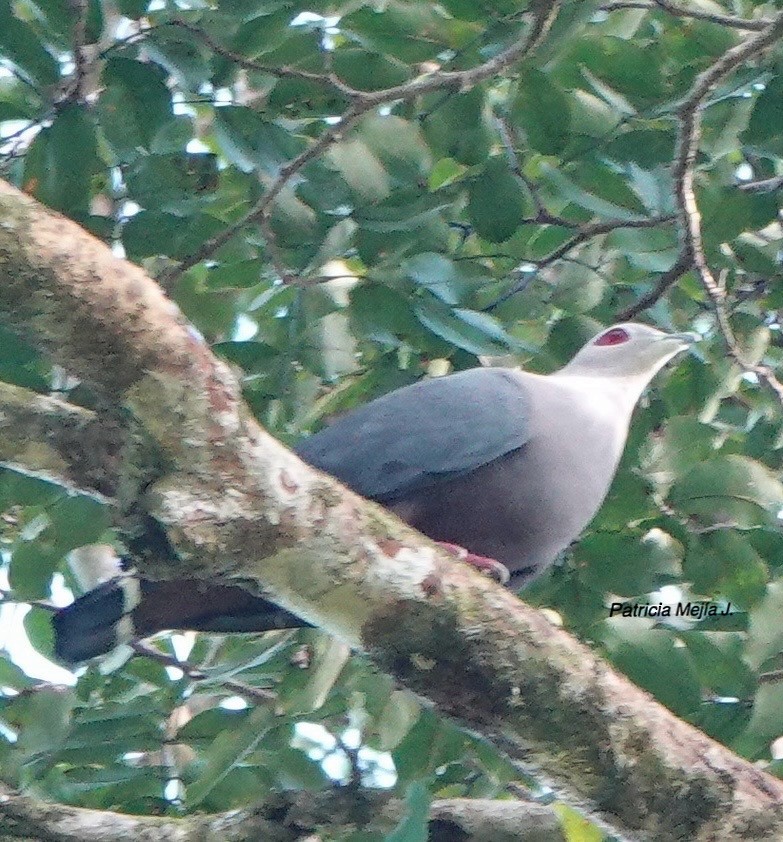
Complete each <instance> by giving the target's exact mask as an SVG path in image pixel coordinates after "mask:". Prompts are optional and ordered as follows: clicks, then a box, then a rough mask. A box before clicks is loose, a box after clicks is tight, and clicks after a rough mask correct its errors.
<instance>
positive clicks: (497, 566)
mask: <svg viewBox="0 0 783 842" xmlns="http://www.w3.org/2000/svg"><path fill="white" fill-rule="evenodd" d="M435 543H436V544H437V545H438V546H439V547H443V549H444V550H446V552H447V553H451V555H454V556H456V557H457V558H458V559H459V560H460V561H465V562H467V563H468V564H469V565H471V567H475V568H476V569H477V570H480V571H481V572H482V573H486V575H487V576H489V577H490V578H491V579H494V580H495V581H496V582H500V584H501V585H505V584H508V581H509V579H510V578H511V574H510V573H509V572H508V568H507V567H506V565H505V564H501V563H500V562H499V561H495V559H494V558H488V557H487V556H485V555H476V554H475V553H471V552H469V551H468V550H466V549H465V548H464V547H460V545H459V544H450V543H448V541H436V542H435Z"/></svg>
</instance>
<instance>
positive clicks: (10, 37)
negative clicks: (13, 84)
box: [0, 0, 60, 86]
mask: <svg viewBox="0 0 783 842" xmlns="http://www.w3.org/2000/svg"><path fill="white" fill-rule="evenodd" d="M0 55H2V56H3V57H5V58H6V59H8V60H9V61H11V62H13V63H14V64H15V65H16V66H17V67H19V68H20V69H21V71H22V75H23V76H25V77H26V78H28V79H29V80H31V81H32V82H35V83H36V84H38V85H43V86H46V85H54V84H55V83H56V82H57V81H58V80H59V79H60V66H59V64H58V63H57V61H56V60H55V59H54V58H53V56H52V55H51V54H50V53H49V51H48V50H47V49H46V47H45V46H44V45H43V44H42V43H41V41H40V40H39V39H38V36H37V35H36V34H35V32H34V31H33V29H32V27H30V26H28V25H27V24H26V23H24V22H22V21H21V20H19V19H18V18H17V17H16V16H15V15H14V13H13V11H12V9H11V4H10V2H9V0H0Z"/></svg>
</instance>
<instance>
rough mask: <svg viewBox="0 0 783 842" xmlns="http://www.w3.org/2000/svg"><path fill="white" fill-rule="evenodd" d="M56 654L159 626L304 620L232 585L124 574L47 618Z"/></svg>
mask: <svg viewBox="0 0 783 842" xmlns="http://www.w3.org/2000/svg"><path fill="white" fill-rule="evenodd" d="M52 624H53V627H54V651H55V655H56V657H57V658H58V659H59V660H61V661H64V662H66V663H70V664H76V663H79V662H80V661H86V660H89V659H90V658H94V657H96V656H98V655H103V654H105V653H106V652H110V651H111V650H112V649H113V648H114V647H115V646H119V645H120V644H122V643H130V642H131V641H133V640H136V639H138V638H143V637H148V636H149V635H152V634H155V633H156V632H159V631H163V630H164V629H179V630H183V631H184V630H193V631H212V632H262V631H270V630H272V629H285V628H298V627H301V626H306V625H308V623H306V622H305V621H304V620H301V619H300V618H299V617H297V616H295V615H294V614H291V613H290V612H288V611H285V610H284V609H282V608H280V607H279V606H277V605H275V604H274V603H271V602H268V601H267V600H265V599H262V598H261V597H257V596H254V595H253V594H251V593H250V592H249V591H246V590H244V589H243V588H240V587H237V586H234V585H208V584H207V583H206V582H203V583H201V582H194V581H193V580H187V581H179V580H175V581H166V582H155V581H151V580H149V579H141V580H139V579H137V578H136V577H135V576H130V575H123V576H118V577H116V578H114V579H111V580H110V581H108V582H105V583H104V584H102V585H100V586H98V587H97V588H94V589H93V590H91V591H89V592H88V593H86V594H85V595H84V596H82V597H80V598H79V599H77V600H76V601H75V602H73V603H72V604H71V605H69V606H68V607H67V608H63V609H61V610H60V611H58V612H57V613H56V614H55V615H54V617H53V620H52Z"/></svg>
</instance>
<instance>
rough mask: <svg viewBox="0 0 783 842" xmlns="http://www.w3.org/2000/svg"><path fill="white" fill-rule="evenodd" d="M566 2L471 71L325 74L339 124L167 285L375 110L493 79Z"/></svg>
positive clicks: (538, 16) (549, 4)
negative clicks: (377, 78)
mask: <svg viewBox="0 0 783 842" xmlns="http://www.w3.org/2000/svg"><path fill="white" fill-rule="evenodd" d="M561 5H562V0H535V2H533V3H531V7H532V8H533V22H532V24H531V26H530V30H529V32H528V33H527V35H526V36H525V37H524V38H522V39H520V40H519V41H518V42H516V43H514V44H512V45H511V46H510V47H508V48H507V49H506V50H503V51H502V52H500V53H498V55H496V56H495V57H494V58H492V59H490V60H489V61H486V62H484V64H480V65H478V66H476V67H472V68H470V69H468V70H455V71H438V72H436V73H431V74H427V75H426V76H422V77H421V78H419V79H416V80H414V81H413V82H407V83H405V84H403V85H396V86H394V87H391V88H385V89H384V90H380V91H359V90H355V89H353V88H350V87H348V86H345V85H343V83H342V82H339V80H337V79H336V77H334V76H333V75H326V76H323V77H322V81H324V82H325V83H327V84H330V85H332V86H337V85H339V89H340V91H341V93H343V94H344V95H345V96H347V97H348V99H349V101H350V103H351V105H350V107H349V108H348V109H347V111H345V113H344V114H343V115H342V116H341V118H340V122H339V123H337V124H336V125H334V126H332V127H330V128H328V129H326V130H325V131H324V133H323V134H322V135H321V136H320V137H319V138H318V139H317V140H316V141H314V142H313V143H312V144H311V145H310V146H309V147H308V148H307V149H305V150H304V152H302V153H300V154H299V155H297V157H296V158H294V159H293V160H291V161H290V162H289V163H288V164H286V165H285V166H284V167H283V168H282V169H281V170H280V173H279V174H278V176H277V178H276V179H275V180H274V181H273V182H272V184H271V185H270V187H269V189H268V190H267V191H266V193H265V194H264V195H263V197H262V198H261V200H260V201H259V202H258V203H257V204H256V206H255V207H254V208H252V209H251V210H250V211H249V213H247V214H246V215H245V216H244V217H243V218H242V219H241V220H239V221H238V222H236V223H234V224H233V225H231V226H229V227H228V228H226V229H225V230H224V231H221V232H220V233H219V234H217V235H216V236H215V237H213V238H212V239H211V240H208V241H207V242H206V243H204V244H203V245H202V246H201V248H200V249H198V250H197V251H196V252H194V253H193V254H192V255H190V256H189V257H187V258H185V260H183V261H182V262H181V263H180V264H179V266H177V267H176V268H175V269H172V270H171V271H170V272H168V273H166V274H165V276H164V279H163V281H162V282H163V283H164V284H168V283H170V282H171V281H172V280H173V279H175V278H177V277H179V275H181V274H182V273H183V272H186V271H187V270H188V269H190V268H192V267H193V266H195V265H197V264H198V263H200V262H201V261H202V260H206V259H207V258H208V257H210V256H211V255H213V254H214V253H215V252H216V251H217V250H218V249H219V248H220V247H221V246H223V245H225V244H226V243H227V242H228V241H229V240H231V238H232V237H234V236H235V235H236V234H237V233H238V232H239V231H241V230H242V228H244V227H245V226H247V225H251V224H254V223H257V222H258V221H259V220H261V219H263V218H264V217H265V216H266V215H267V214H268V213H269V211H270V209H271V206H272V204H273V202H274V201H275V199H276V198H277V197H278V196H279V195H280V193H281V192H282V191H283V190H284V189H285V187H286V185H287V184H288V183H289V182H290V180H291V179H292V178H293V176H294V175H296V173H298V172H299V171H300V170H301V169H302V168H303V167H304V166H305V165H306V164H308V163H309V162H310V161H312V160H314V159H315V158H317V157H319V156H320V155H322V154H323V153H324V152H325V151H326V150H327V149H328V148H329V147H330V146H332V145H333V144H335V143H337V142H338V141H339V140H340V139H341V138H342V137H344V135H345V134H346V133H347V132H348V131H349V130H350V129H351V128H352V127H353V126H354V125H355V124H356V122H357V121H358V120H359V119H360V118H361V117H362V116H363V115H364V114H367V113H368V112H370V111H372V110H373V109H374V108H378V107H380V106H381V105H388V104H390V103H393V102H398V101H401V100H402V101H409V100H411V99H415V98H416V97H418V96H422V95H424V94H428V93H433V92H435V91H441V90H451V91H464V90H468V89H470V88H472V87H474V86H475V85H477V84H478V83H479V82H483V81H485V80H486V79H491V78H492V77H493V76H497V75H498V74H499V73H502V72H503V71H504V70H506V69H507V68H509V67H511V65H513V64H515V63H516V62H518V61H520V60H521V59H522V58H524V57H525V56H526V55H528V54H530V53H531V52H532V51H533V50H534V49H535V48H536V47H537V46H538V45H539V44H540V43H541V41H542V40H543V39H544V37H545V36H546V34H547V33H548V32H549V29H550V27H551V26H552V24H553V23H554V20H555V18H556V17H557V14H558V11H559V9H560V6H561Z"/></svg>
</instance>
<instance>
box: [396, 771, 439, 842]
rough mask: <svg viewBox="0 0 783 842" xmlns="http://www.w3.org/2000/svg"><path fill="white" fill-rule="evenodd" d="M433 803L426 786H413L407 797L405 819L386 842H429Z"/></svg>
mask: <svg viewBox="0 0 783 842" xmlns="http://www.w3.org/2000/svg"><path fill="white" fill-rule="evenodd" d="M431 802H432V796H431V795H430V793H429V790H428V789H427V787H426V786H424V784H422V783H414V784H411V785H410V787H408V792H407V794H406V796H405V806H406V812H405V817H404V818H403V819H402V821H401V822H400V823H399V824H398V825H397V827H396V828H395V829H394V830H393V831H392V832H391V833H389V834H388V835H387V836H386V837H385V842H427V839H428V838H429V833H428V820H429V812H430V803H431Z"/></svg>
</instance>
